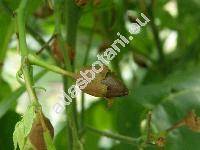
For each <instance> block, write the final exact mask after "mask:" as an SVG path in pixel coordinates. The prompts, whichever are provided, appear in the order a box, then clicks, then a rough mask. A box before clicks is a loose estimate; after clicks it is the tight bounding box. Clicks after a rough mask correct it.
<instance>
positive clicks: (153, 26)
mask: <svg viewBox="0 0 200 150" xmlns="http://www.w3.org/2000/svg"><path fill="white" fill-rule="evenodd" d="M148 9H149V12H150V18H151V21H150V27H151V29H152V32H153V36H154V39H155V43H156V47H157V50H158V55H159V61H160V62H164V60H165V57H164V52H163V48H162V42H161V40H160V37H159V30H158V28H157V26H156V24H155V14H154V1H153V0H151V3H150V5H149V7H148Z"/></svg>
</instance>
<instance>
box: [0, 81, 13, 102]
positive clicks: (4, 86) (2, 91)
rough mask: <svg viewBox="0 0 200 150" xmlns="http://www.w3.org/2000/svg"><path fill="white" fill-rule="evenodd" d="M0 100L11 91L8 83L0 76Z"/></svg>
mask: <svg viewBox="0 0 200 150" xmlns="http://www.w3.org/2000/svg"><path fill="white" fill-rule="evenodd" d="M0 85H1V86H0V102H1V101H2V100H3V99H4V98H5V97H7V96H9V95H10V93H11V92H12V90H11V88H10V86H9V84H8V83H7V82H5V81H4V80H3V79H1V78H0Z"/></svg>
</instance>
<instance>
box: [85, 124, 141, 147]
mask: <svg viewBox="0 0 200 150" xmlns="http://www.w3.org/2000/svg"><path fill="white" fill-rule="evenodd" d="M86 128H87V129H88V131H91V132H94V133H96V134H99V135H101V136H106V137H108V138H112V139H115V140H119V141H121V142H124V143H127V144H131V145H138V144H139V143H140V142H141V138H132V137H128V136H124V135H120V134H114V133H110V132H105V131H100V130H98V129H95V128H93V127H90V126H86Z"/></svg>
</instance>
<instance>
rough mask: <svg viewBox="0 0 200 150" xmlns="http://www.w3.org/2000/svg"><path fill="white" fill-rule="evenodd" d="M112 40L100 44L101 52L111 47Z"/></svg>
mask: <svg viewBox="0 0 200 150" xmlns="http://www.w3.org/2000/svg"><path fill="white" fill-rule="evenodd" d="M110 45H111V42H110V41H104V42H103V43H102V44H101V45H100V46H99V53H103V52H105V50H106V49H107V48H110Z"/></svg>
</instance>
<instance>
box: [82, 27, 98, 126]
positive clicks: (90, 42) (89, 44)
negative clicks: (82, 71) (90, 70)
mask: <svg viewBox="0 0 200 150" xmlns="http://www.w3.org/2000/svg"><path fill="white" fill-rule="evenodd" d="M94 29H95V24H94V25H93V27H92V30H91V31H90V35H89V38H88V44H87V48H86V52H85V57H84V61H83V66H85V65H86V64H87V59H88V56H89V51H90V48H91V45H92V38H93V33H94ZM84 105H85V95H84V93H83V92H82V93H81V120H80V127H81V130H82V129H83V128H84V120H85V119H84V114H85V108H84Z"/></svg>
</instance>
